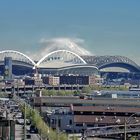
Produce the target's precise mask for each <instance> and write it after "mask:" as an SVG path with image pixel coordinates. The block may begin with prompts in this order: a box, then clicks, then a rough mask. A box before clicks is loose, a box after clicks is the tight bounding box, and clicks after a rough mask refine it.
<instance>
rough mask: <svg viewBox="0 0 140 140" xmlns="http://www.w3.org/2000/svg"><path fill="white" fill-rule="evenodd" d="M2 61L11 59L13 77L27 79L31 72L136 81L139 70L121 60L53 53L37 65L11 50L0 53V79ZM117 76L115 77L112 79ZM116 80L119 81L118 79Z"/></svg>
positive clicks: (135, 66)
mask: <svg viewBox="0 0 140 140" xmlns="http://www.w3.org/2000/svg"><path fill="white" fill-rule="evenodd" d="M5 58H11V60H12V61H11V63H12V74H13V75H30V74H32V73H34V72H35V71H38V73H40V74H50V75H68V74H71V75H96V74H101V75H102V76H107V74H108V75H109V77H110V76H111V75H112V73H113V76H118V74H119V75H123V76H126V75H127V76H128V75H129V77H132V75H133V76H135V77H137V78H139V73H140V66H139V65H137V64H136V63H135V62H134V61H132V60H130V59H129V58H127V57H124V56H88V55H83V56H80V55H78V54H76V53H74V52H72V51H68V50H57V51H53V52H51V53H48V54H46V55H45V56H44V57H43V58H42V59H40V60H39V61H35V60H32V59H31V58H30V57H29V56H27V55H25V54H23V53H21V52H18V51H14V50H5V51H1V52H0V75H4V72H5ZM115 74H117V75H115ZM118 78H120V77H118Z"/></svg>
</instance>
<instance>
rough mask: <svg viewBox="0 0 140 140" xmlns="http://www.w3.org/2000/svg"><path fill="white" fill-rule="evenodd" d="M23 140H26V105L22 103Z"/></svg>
mask: <svg viewBox="0 0 140 140" xmlns="http://www.w3.org/2000/svg"><path fill="white" fill-rule="evenodd" d="M24 140H26V103H24Z"/></svg>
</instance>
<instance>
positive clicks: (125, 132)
mask: <svg viewBox="0 0 140 140" xmlns="http://www.w3.org/2000/svg"><path fill="white" fill-rule="evenodd" d="M124 140H126V118H124Z"/></svg>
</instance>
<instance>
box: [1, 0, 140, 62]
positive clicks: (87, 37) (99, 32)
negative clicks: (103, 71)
mask: <svg viewBox="0 0 140 140" xmlns="http://www.w3.org/2000/svg"><path fill="white" fill-rule="evenodd" d="M139 7H140V0H1V1H0V50H7V49H10V50H17V51H20V52H23V53H25V54H27V55H29V56H30V55H32V54H34V55H37V53H40V54H41V51H43V52H44V53H47V52H45V51H47V47H54V45H52V44H54V42H55V45H57V43H58V45H59V46H60V45H64V46H67V44H66V41H69V42H74V43H76V45H77V46H79V47H83V48H84V49H86V50H88V51H89V52H90V53H91V54H92V55H123V56H127V57H129V58H130V59H132V60H134V61H135V62H136V63H138V64H140V55H139V53H140V8H139ZM60 40H61V41H60ZM60 42H61V43H60ZM68 44H70V43H68ZM67 47H68V46H67ZM49 49H50V48H49ZM55 49H56V48H54V50H55ZM73 51H75V50H73ZM38 55H39V54H38Z"/></svg>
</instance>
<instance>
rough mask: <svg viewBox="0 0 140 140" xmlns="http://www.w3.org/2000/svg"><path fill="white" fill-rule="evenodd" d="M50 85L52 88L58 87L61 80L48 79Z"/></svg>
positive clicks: (50, 77)
mask: <svg viewBox="0 0 140 140" xmlns="http://www.w3.org/2000/svg"><path fill="white" fill-rule="evenodd" d="M48 84H49V85H52V86H56V85H59V84H60V78H59V77H55V76H49V77H48Z"/></svg>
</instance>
